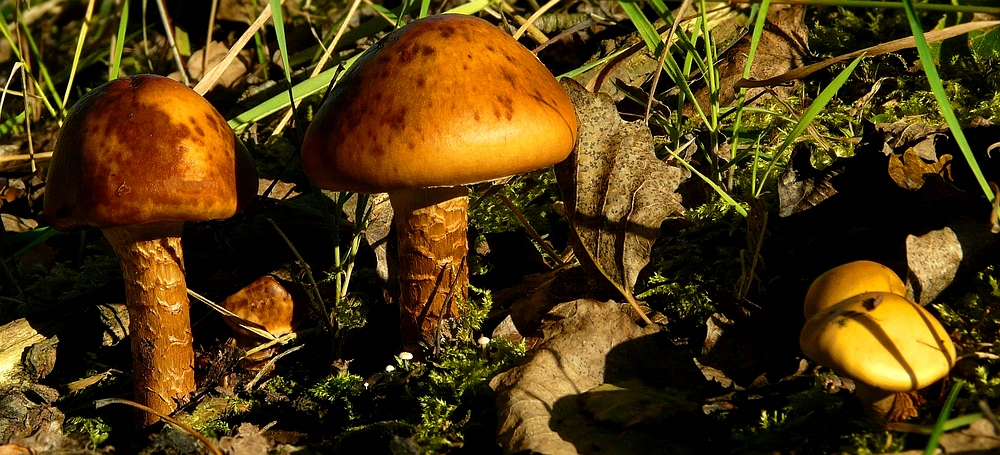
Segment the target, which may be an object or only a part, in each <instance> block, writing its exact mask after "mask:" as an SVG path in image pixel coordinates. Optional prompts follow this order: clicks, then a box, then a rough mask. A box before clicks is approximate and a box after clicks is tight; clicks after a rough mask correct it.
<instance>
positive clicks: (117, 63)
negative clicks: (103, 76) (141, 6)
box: [108, 0, 131, 81]
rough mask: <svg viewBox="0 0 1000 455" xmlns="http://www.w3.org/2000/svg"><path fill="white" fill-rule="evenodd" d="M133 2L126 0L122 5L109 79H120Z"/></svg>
mask: <svg viewBox="0 0 1000 455" xmlns="http://www.w3.org/2000/svg"><path fill="white" fill-rule="evenodd" d="M129 3H131V2H130V1H129V0H125V3H124V4H123V5H122V17H121V19H119V21H118V36H117V38H116V40H115V50H114V53H112V54H111V73H110V74H109V75H108V80H112V81H113V80H115V79H118V75H119V74H120V73H121V65H122V51H123V50H124V49H125V31H126V29H127V28H128V4H129Z"/></svg>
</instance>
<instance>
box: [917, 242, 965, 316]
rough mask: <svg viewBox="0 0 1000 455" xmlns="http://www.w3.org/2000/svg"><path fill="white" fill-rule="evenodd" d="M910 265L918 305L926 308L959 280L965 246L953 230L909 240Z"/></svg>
mask: <svg viewBox="0 0 1000 455" xmlns="http://www.w3.org/2000/svg"><path fill="white" fill-rule="evenodd" d="M906 263H907V265H908V266H909V269H910V271H909V272H908V273H907V280H908V281H909V284H910V288H911V289H912V290H913V297H914V301H916V302H917V303H919V304H921V305H926V304H928V303H931V302H932V301H934V299H935V298H936V297H937V296H938V295H939V294H941V291H943V290H944V289H945V288H946V287H948V285H949V284H951V282H952V281H953V280H954V279H955V274H956V273H958V266H959V265H960V264H961V263H962V244H961V242H959V240H958V236H957V235H955V231H952V230H951V228H949V227H945V228H943V229H938V230H936V231H931V232H928V233H926V234H924V235H921V236H914V235H910V236H907V237H906Z"/></svg>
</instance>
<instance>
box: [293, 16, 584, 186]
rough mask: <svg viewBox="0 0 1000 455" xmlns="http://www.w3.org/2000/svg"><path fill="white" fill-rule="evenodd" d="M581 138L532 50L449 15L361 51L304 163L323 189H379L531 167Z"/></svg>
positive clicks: (311, 136)
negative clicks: (577, 137)
mask: <svg viewBox="0 0 1000 455" xmlns="http://www.w3.org/2000/svg"><path fill="white" fill-rule="evenodd" d="M383 93H385V94H386V95H385V96H383V95H382V94H383ZM575 143H576V114H575V112H574V111H573V106H572V104H571V103H570V101H569V97H568V96H567V95H566V93H565V91H563V89H562V87H561V86H560V85H559V83H558V82H557V81H556V80H555V78H554V77H553V76H552V74H551V73H550V72H549V71H548V69H546V68H545V67H544V66H543V65H542V64H541V63H540V62H539V61H538V59H537V58H535V56H534V55H533V54H532V53H531V52H529V51H528V50H527V49H525V48H524V47H523V46H521V44H520V43H518V42H517V41H516V40H514V39H513V38H511V37H510V36H509V35H507V34H506V33H504V32H503V31H501V30H500V29H499V28H497V27H495V26H493V25H492V24H490V23H488V22H486V21H484V20H482V19H478V18H474V17H469V16H462V15H455V14H445V15H439V16H431V17H427V18H424V19H419V20H416V21H413V22H411V23H409V24H408V25H406V26H405V27H402V28H400V29H399V30H396V31H394V32H392V33H390V34H389V35H387V36H386V37H385V38H383V39H382V40H380V41H379V42H378V43H377V44H376V45H375V46H373V47H372V48H370V49H369V50H368V51H367V52H366V53H365V54H364V55H362V56H361V57H360V58H359V59H358V60H357V61H355V63H354V65H353V66H352V67H351V68H350V69H348V71H347V72H346V73H344V75H343V76H342V77H341V78H340V80H338V81H337V83H336V85H335V86H334V87H333V88H332V89H331V90H330V92H329V95H328V96H327V99H326V100H325V101H324V103H323V105H322V106H320V108H319V110H318V111H317V112H316V115H315V116H314V118H313V122H312V124H310V126H309V129H308V131H307V133H306V136H305V139H304V141H303V146H302V166H303V169H304V170H305V172H306V174H307V175H308V176H309V178H310V179H311V180H312V181H313V182H315V183H316V184H317V185H318V186H320V187H322V188H327V189H332V190H338V191H343V190H346V191H359V192H379V191H390V190H396V189H404V188H418V187H429V186H449V185H461V184H466V183H472V182H479V181H484V180H489V179H493V178H497V177H502V176H506V175H511V174H516V173H520V172H526V171H530V170H534V169H537V168H539V167H542V166H547V165H549V164H552V163H555V162H558V161H561V160H562V159H564V158H565V157H566V156H567V155H568V154H569V152H570V151H571V150H572V148H573V146H574V145H575Z"/></svg>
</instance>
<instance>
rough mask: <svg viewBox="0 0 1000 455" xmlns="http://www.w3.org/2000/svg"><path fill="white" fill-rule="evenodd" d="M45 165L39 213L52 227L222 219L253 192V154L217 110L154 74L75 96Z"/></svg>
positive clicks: (104, 86)
mask: <svg viewBox="0 0 1000 455" xmlns="http://www.w3.org/2000/svg"><path fill="white" fill-rule="evenodd" d="M49 166H50V167H49V174H48V179H47V183H46V185H47V188H46V191H45V193H46V194H45V213H46V216H47V217H48V220H49V222H50V223H51V224H52V225H53V226H54V227H56V228H58V229H71V228H74V227H78V226H85V225H90V226H95V227H98V228H102V229H103V228H107V227H114V226H129V225H136V224H144V223H150V222H155V221H195V220H207V219H221V218H228V217H230V216H233V215H234V214H236V213H238V212H239V211H240V210H241V209H242V208H243V206H245V205H246V203H247V202H248V201H249V200H250V198H251V197H253V195H255V194H256V192H257V173H256V170H255V168H254V166H253V163H252V161H251V159H250V156H249V154H248V153H247V151H246V148H245V147H244V146H243V145H242V143H241V142H240V141H238V140H237V139H236V136H235V135H234V134H233V131H232V130H231V129H230V128H229V125H227V124H226V120H225V119H224V118H223V117H222V115H220V114H219V112H218V111H216V110H215V108H214V107H212V105H211V104H210V103H209V102H208V101H206V100H205V99H204V98H202V97H201V96H200V95H198V94H197V93H195V92H194V91H193V90H191V89H189V88H188V87H186V86H184V85H183V84H181V83H179V82H176V81H174V80H171V79H168V78H165V77H161V76H155V75H139V76H133V77H126V78H122V79H117V80H114V81H111V82H108V83H106V84H104V85H102V86H100V87H98V88H96V89H94V90H92V91H91V92H90V93H88V94H87V95H85V96H84V97H83V98H81V99H80V101H78V102H77V103H76V104H75V105H74V106H73V108H72V109H71V110H70V112H69V114H68V115H67V117H66V121H65V123H64V124H63V127H62V130H61V131H60V134H59V139H58V142H57V143H56V146H55V150H54V152H53V155H52V160H51V162H50V165H49Z"/></svg>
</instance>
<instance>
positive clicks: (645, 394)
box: [580, 381, 699, 428]
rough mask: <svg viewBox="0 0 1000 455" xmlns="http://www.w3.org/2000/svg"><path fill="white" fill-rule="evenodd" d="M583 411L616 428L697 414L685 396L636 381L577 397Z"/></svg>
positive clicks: (604, 386) (609, 385) (676, 391)
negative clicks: (686, 414) (680, 414)
mask: <svg viewBox="0 0 1000 455" xmlns="http://www.w3.org/2000/svg"><path fill="white" fill-rule="evenodd" d="M580 400H581V401H582V402H583V408H584V409H586V410H587V411H589V412H590V413H592V414H593V416H594V418H595V419H596V420H598V421H601V422H607V423H610V424H613V425H615V426H616V427H618V428H626V427H630V426H633V425H636V424H639V423H656V422H659V421H662V420H663V419H664V418H667V417H671V416H673V415H676V414H678V413H683V412H695V411H697V410H699V406H698V404H697V403H694V402H693V401H690V400H688V399H687V393H686V392H684V391H682V390H677V389H674V388H670V387H667V388H662V389H657V388H652V387H648V386H646V385H643V384H642V383H640V382H638V381H630V382H629V383H625V384H621V385H616V384H602V385H599V386H597V387H594V388H593V389H590V390H588V391H587V392H586V393H584V394H583V395H581V396H580Z"/></svg>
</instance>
